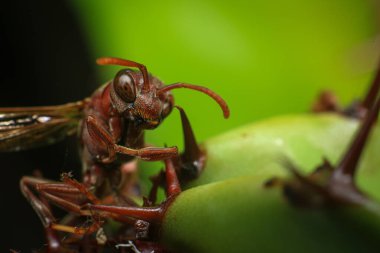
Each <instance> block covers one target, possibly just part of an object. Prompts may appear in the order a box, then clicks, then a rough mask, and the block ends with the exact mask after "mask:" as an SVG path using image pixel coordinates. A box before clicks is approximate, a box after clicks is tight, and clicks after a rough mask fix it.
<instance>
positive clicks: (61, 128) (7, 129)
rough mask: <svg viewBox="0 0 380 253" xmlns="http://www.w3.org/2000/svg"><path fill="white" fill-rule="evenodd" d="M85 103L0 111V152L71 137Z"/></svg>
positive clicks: (36, 145) (33, 146)
mask: <svg viewBox="0 0 380 253" xmlns="http://www.w3.org/2000/svg"><path fill="white" fill-rule="evenodd" d="M86 102H87V101H86V100H83V101H80V102H76V103H69V104H65V105H58V106H40V107H15V108H0V152H11V151H19V150H24V149H29V148H35V147H39V146H44V145H49V144H52V143H55V142H57V141H60V140H62V139H64V138H65V137H66V136H69V135H72V134H74V133H75V132H76V131H77V128H78V123H79V120H80V119H81V118H82V116H83V108H84V106H85V104H86Z"/></svg>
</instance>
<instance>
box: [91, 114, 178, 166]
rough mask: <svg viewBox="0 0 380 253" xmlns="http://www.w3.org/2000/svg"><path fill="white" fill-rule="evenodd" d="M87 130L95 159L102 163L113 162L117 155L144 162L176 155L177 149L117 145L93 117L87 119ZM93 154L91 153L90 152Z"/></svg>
mask: <svg viewBox="0 0 380 253" xmlns="http://www.w3.org/2000/svg"><path fill="white" fill-rule="evenodd" d="M86 124H87V130H88V133H89V135H90V137H91V143H92V144H93V145H95V146H96V147H95V148H96V149H97V150H100V152H98V154H96V157H95V158H96V159H97V160H99V161H100V162H102V163H111V162H113V161H115V159H116V157H117V154H121V155H127V156H133V157H137V158H139V159H141V160H144V161H161V160H165V159H168V158H171V157H174V156H176V155H177V154H178V150H177V147H168V148H157V147H145V148H140V149H134V148H128V147H124V146H121V145H118V144H117V143H116V142H115V140H114V138H113V137H112V135H111V134H110V133H109V132H108V131H107V130H106V129H105V128H104V127H103V126H102V125H101V124H100V123H99V121H97V120H96V118H95V117H93V116H88V117H87V121H86ZM92 153H93V152H92Z"/></svg>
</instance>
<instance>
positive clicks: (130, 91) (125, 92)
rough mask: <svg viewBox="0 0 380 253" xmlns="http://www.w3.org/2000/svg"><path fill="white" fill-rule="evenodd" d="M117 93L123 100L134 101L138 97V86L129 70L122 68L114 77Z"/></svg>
mask: <svg viewBox="0 0 380 253" xmlns="http://www.w3.org/2000/svg"><path fill="white" fill-rule="evenodd" d="M113 85H114V89H115V91H116V94H117V95H118V96H119V97H120V98H121V99H123V101H125V102H128V103H132V102H133V101H135V99H136V86H135V83H134V81H133V78H132V77H131V75H130V73H129V71H128V70H121V71H119V73H117V74H116V77H115V79H114V83H113Z"/></svg>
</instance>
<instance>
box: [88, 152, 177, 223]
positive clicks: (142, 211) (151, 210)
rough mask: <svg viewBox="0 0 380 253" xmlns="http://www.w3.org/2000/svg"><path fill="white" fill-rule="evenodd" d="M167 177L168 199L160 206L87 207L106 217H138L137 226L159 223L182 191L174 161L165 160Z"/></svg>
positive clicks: (89, 205)
mask: <svg viewBox="0 0 380 253" xmlns="http://www.w3.org/2000/svg"><path fill="white" fill-rule="evenodd" d="M165 167H166V168H165V178H166V196H167V199H166V200H165V201H164V202H163V203H161V204H160V205H159V206H155V207H122V206H115V205H91V204H88V205H87V206H86V209H89V210H92V211H94V212H98V213H100V214H101V215H102V216H105V217H110V218H113V217H119V218H121V217H125V216H126V217H130V218H134V219H136V224H135V226H136V227H137V226H139V224H142V223H144V222H145V223H146V222H148V223H154V224H159V223H160V221H161V220H162V218H163V215H164V214H165V211H166V208H167V207H168V205H170V203H172V201H173V200H174V199H175V197H176V196H178V195H179V194H180V192H181V186H180V183H179V181H178V178H177V174H176V171H175V169H174V165H173V162H172V161H171V160H169V159H167V160H165ZM148 227H149V226H148Z"/></svg>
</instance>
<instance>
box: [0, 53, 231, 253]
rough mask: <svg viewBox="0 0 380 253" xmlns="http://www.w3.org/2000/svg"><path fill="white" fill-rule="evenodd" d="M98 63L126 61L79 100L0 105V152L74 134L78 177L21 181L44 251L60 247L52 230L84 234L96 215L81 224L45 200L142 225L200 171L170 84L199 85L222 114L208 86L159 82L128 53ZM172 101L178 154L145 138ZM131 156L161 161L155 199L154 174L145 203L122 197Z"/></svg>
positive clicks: (200, 158) (132, 167)
mask: <svg viewBox="0 0 380 253" xmlns="http://www.w3.org/2000/svg"><path fill="white" fill-rule="evenodd" d="M97 63H98V64H99V65H118V66H125V67H127V68H124V69H122V70H120V71H119V72H118V73H117V74H116V75H115V77H114V78H113V79H112V80H111V81H109V82H108V83H106V84H105V85H103V86H101V87H100V88H98V89H97V90H96V91H95V92H94V93H93V94H92V95H91V96H90V97H88V98H85V99H83V100H82V101H78V102H74V103H68V104H64V105H58V106H40V107H19V108H0V151H2V152H5V151H6V152H9V151H18V150H23V149H29V148H34V147H38V146H43V145H49V144H51V143H55V142H57V141H60V140H62V139H63V138H65V137H66V136H68V135H72V134H75V133H76V134H77V135H78V139H79V144H80V145H79V146H80V154H81V158H82V164H83V175H82V180H81V181H80V183H79V182H78V181H76V180H74V179H72V178H71V176H70V175H69V174H63V176H62V181H63V182H54V181H50V180H47V179H44V178H38V177H30V176H25V177H23V178H22V179H21V181H20V187H21V191H22V193H23V195H24V196H25V197H26V199H27V200H28V201H29V202H30V204H31V205H32V207H33V208H34V210H35V211H36V213H37V214H38V216H39V217H40V219H41V222H42V224H43V225H44V227H45V231H46V235H47V242H48V250H49V251H59V250H60V249H61V245H60V240H59V239H58V236H57V234H56V231H63V232H69V233H72V234H76V235H81V234H87V233H91V232H94V231H97V230H98V229H99V228H100V226H101V223H102V222H101V221H100V219H99V221H97V222H94V223H93V224H92V225H91V226H89V227H86V228H81V227H77V226H74V225H71V224H70V222H68V223H67V224H63V223H58V222H56V219H55V217H54V215H53V213H52V209H51V207H50V204H54V205H56V206H59V207H60V208H62V209H64V210H66V211H68V212H69V213H72V214H74V215H75V216H94V214H93V212H92V211H91V210H98V211H99V210H101V211H104V212H106V213H107V215H105V216H107V217H110V218H113V219H115V220H118V221H121V222H124V223H129V224H135V225H136V224H137V227H138V226H140V227H141V224H145V225H146V224H147V222H148V223H149V222H153V223H154V222H155V221H158V220H159V219H160V217H162V213H163V209H164V208H165V207H166V206H167V205H168V203H170V202H171V201H172V200H173V199H174V197H175V196H177V195H178V194H179V192H180V191H181V189H180V180H186V177H187V178H191V177H195V176H196V175H197V174H198V173H199V172H200V171H201V169H202V167H203V164H204V154H203V153H202V151H201V149H200V148H199V146H198V144H197V142H196V139H195V136H194V133H193V131H192V128H191V125H190V123H189V120H188V118H187V116H186V114H185V112H184V110H183V109H182V108H181V107H179V106H176V105H174V98H173V95H172V93H171V91H172V90H174V89H178V88H186V89H191V90H195V91H198V92H202V93H204V94H206V95H208V96H209V97H211V98H212V99H214V100H215V101H216V102H217V103H218V104H219V106H220V107H221V109H222V110H223V114H224V117H225V118H228V117H229V109H228V106H227V104H226V102H225V101H224V100H223V99H222V98H221V97H220V96H219V95H218V94H216V93H215V92H213V91H211V90H210V89H207V88H205V87H202V86H198V85H193V84H187V83H174V84H170V85H164V83H163V82H162V81H160V80H159V79H158V78H156V77H155V76H153V75H151V74H150V73H148V71H147V68H146V67H145V66H144V65H143V64H140V63H137V62H134V61H130V60H124V59H120V58H113V57H105V58H100V59H98V60H97ZM173 108H177V109H178V110H179V112H180V117H181V122H182V129H183V135H184V144H185V145H184V146H185V149H184V152H183V153H182V154H178V149H177V147H175V146H173V147H151V146H148V145H147V144H146V143H145V140H144V131H145V130H152V129H155V128H157V127H158V126H159V125H160V124H161V123H162V121H163V120H164V119H165V118H166V117H167V116H168V115H169V114H170V113H171V112H172V111H173ZM136 158H137V159H141V160H145V161H165V173H161V174H160V177H159V178H161V179H163V180H164V181H165V182H164V183H163V184H164V185H165V186H166V192H167V200H166V201H164V203H162V204H161V205H159V206H154V202H155V197H154V195H155V191H156V188H157V185H159V184H160V182H159V181H161V184H162V180H156V183H155V184H154V186H153V189H152V192H153V193H152V192H151V196H150V197H149V200H150V201H146V202H145V204H144V207H140V206H138V205H137V204H136V203H135V202H134V201H133V200H131V198H130V197H129V196H130V194H133V193H132V192H133V187H132V185H133V184H132V182H133V179H131V178H133V172H134V171H136ZM157 182H158V183H157ZM86 204H87V205H86ZM105 204H107V205H105ZM83 206H87V208H83ZM90 209H91V210H90Z"/></svg>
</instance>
